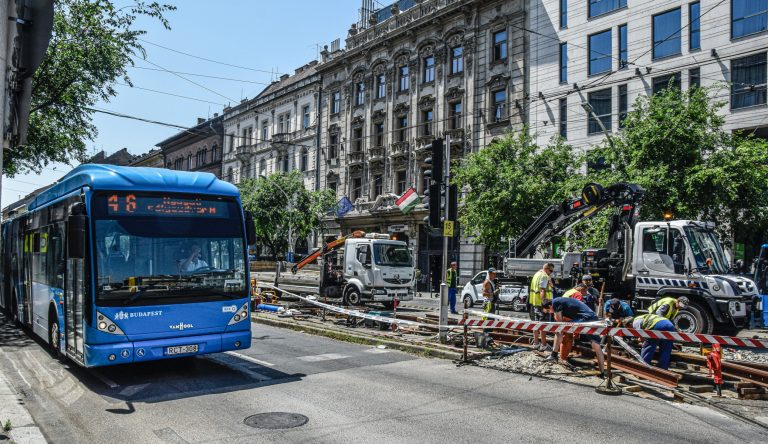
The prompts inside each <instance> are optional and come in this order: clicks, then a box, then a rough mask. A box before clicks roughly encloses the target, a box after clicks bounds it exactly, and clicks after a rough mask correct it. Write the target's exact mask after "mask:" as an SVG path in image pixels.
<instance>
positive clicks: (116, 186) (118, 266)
mask: <svg viewBox="0 0 768 444" xmlns="http://www.w3.org/2000/svg"><path fill="white" fill-rule="evenodd" d="M254 242H255V232H254V224H253V218H252V216H251V215H250V214H249V213H246V212H244V211H243V209H242V205H241V203H240V194H239V192H238V190H237V188H236V187H235V186H233V185H232V184H230V183H227V182H224V181H221V180H219V179H217V178H216V177H215V176H214V175H213V174H210V173H191V172H179V171H170V170H166V169H159V168H132V167H119V166H111V165H82V166H79V167H77V168H75V169H74V170H72V171H71V172H70V173H69V174H67V175H66V176H64V177H63V178H62V179H61V180H59V181H58V182H56V183H55V184H54V185H52V186H51V187H50V188H48V189H46V190H44V191H42V192H40V193H39V194H37V195H36V196H33V198H32V200H31V201H29V203H28V204H27V206H26V209H23V210H21V211H19V212H18V214H13V215H11V216H10V217H9V218H8V220H6V221H5V222H4V223H3V224H2V256H1V257H2V263H1V264H0V272H1V273H2V275H1V279H0V281H1V285H0V306H1V307H2V308H3V309H4V310H5V311H6V312H8V313H9V315H10V318H11V319H12V320H13V321H15V322H16V323H17V324H21V325H24V326H26V327H28V328H29V329H30V330H31V331H32V332H33V333H35V334H36V335H38V336H40V337H41V338H44V339H45V340H46V341H47V342H48V344H49V346H50V348H51V350H52V352H53V353H54V354H56V355H58V356H60V357H65V358H68V359H71V360H72V361H74V362H76V363H78V364H80V365H82V366H85V367H95V366H103V365H114V364H126V363H133V362H142V361H150V360H156V359H166V358H172V357H181V356H190V355H197V354H206V353H216V352H222V351H226V350H239V349H245V348H248V347H249V346H250V344H251V322H250V294H249V293H250V291H249V289H250V285H249V276H248V272H249V269H248V268H249V267H248V258H247V253H248V245H250V244H253V243H254Z"/></svg>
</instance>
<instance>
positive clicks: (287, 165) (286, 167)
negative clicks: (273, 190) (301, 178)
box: [283, 154, 291, 173]
mask: <svg viewBox="0 0 768 444" xmlns="http://www.w3.org/2000/svg"><path fill="white" fill-rule="evenodd" d="M290 171H291V158H290V157H289V156H288V154H286V155H285V156H283V172H284V173H289V172H290Z"/></svg>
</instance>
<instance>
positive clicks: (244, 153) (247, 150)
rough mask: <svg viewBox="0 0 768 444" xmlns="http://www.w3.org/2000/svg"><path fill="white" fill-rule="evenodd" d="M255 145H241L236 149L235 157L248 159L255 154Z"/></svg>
mask: <svg viewBox="0 0 768 444" xmlns="http://www.w3.org/2000/svg"><path fill="white" fill-rule="evenodd" d="M252 148H253V145H240V146H238V147H237V148H235V156H236V157H237V158H238V159H240V160H243V159H247V158H249V157H251V154H253V149H252Z"/></svg>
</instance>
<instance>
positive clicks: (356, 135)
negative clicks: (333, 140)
mask: <svg viewBox="0 0 768 444" xmlns="http://www.w3.org/2000/svg"><path fill="white" fill-rule="evenodd" d="M362 150H363V128H362V127H357V128H353V129H352V151H355V152H359V151H362Z"/></svg>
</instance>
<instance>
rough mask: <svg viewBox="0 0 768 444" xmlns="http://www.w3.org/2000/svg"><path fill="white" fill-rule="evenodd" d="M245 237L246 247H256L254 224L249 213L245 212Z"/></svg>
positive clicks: (251, 214)
mask: <svg viewBox="0 0 768 444" xmlns="http://www.w3.org/2000/svg"><path fill="white" fill-rule="evenodd" d="M245 237H246V240H247V241H248V245H256V224H255V222H254V221H253V213H251V212H250V211H246V212H245Z"/></svg>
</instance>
